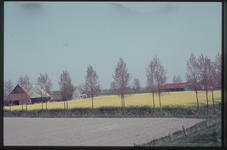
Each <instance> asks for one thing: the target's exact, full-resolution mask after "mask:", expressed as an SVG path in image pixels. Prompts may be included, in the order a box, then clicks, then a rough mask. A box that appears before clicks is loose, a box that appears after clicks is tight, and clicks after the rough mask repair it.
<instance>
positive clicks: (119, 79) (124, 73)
mask: <svg viewBox="0 0 227 150" xmlns="http://www.w3.org/2000/svg"><path fill="white" fill-rule="evenodd" d="M112 77H113V79H114V81H113V85H114V86H115V93H116V94H117V95H118V96H120V97H121V104H122V109H123V114H125V101H124V98H125V95H126V94H129V93H130V86H131V85H130V84H129V82H130V80H131V79H132V77H131V74H130V73H128V68H127V67H126V63H125V62H124V61H123V59H122V58H120V59H119V62H118V64H117V67H116V69H115V74H114V75H112ZM111 85H112V84H111Z"/></svg>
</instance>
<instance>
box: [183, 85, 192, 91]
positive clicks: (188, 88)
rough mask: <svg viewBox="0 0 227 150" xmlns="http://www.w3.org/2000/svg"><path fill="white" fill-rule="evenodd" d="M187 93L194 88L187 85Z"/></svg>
mask: <svg viewBox="0 0 227 150" xmlns="http://www.w3.org/2000/svg"><path fill="white" fill-rule="evenodd" d="M184 90H185V91H191V90H193V88H192V86H191V85H187V86H186V87H185V88H184Z"/></svg>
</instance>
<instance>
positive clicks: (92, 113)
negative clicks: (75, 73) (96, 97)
mask: <svg viewBox="0 0 227 150" xmlns="http://www.w3.org/2000/svg"><path fill="white" fill-rule="evenodd" d="M91 99H92V114H93V115H94V109H93V95H92V96H91Z"/></svg>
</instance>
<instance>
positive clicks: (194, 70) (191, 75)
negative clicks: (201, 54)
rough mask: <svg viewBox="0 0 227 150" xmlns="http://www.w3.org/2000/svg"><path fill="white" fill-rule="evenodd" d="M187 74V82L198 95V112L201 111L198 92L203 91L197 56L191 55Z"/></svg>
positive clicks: (187, 65)
mask: <svg viewBox="0 0 227 150" xmlns="http://www.w3.org/2000/svg"><path fill="white" fill-rule="evenodd" d="M186 69H187V72H186V73H185V78H186V81H187V82H189V83H190V84H191V86H192V88H193V90H194V91H195V93H196V100H197V110H198V111H199V99H198V90H200V89H201V86H200V83H199V82H200V70H199V64H198V60H197V59H196V56H195V55H194V54H193V53H191V55H190V58H189V60H188V61H187V64H186Z"/></svg>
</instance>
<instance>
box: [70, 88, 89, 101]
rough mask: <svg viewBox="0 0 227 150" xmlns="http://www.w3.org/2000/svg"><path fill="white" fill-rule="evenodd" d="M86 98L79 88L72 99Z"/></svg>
mask: <svg viewBox="0 0 227 150" xmlns="http://www.w3.org/2000/svg"><path fill="white" fill-rule="evenodd" d="M83 98H86V94H82V92H81V90H80V89H79V87H76V89H75V90H74V92H73V95H72V99H83Z"/></svg>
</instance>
